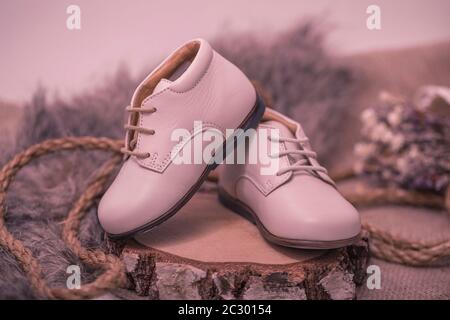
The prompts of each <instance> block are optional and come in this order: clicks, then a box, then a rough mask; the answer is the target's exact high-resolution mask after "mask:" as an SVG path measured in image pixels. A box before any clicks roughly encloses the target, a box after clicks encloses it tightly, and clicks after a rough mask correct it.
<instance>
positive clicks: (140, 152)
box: [98, 39, 361, 249]
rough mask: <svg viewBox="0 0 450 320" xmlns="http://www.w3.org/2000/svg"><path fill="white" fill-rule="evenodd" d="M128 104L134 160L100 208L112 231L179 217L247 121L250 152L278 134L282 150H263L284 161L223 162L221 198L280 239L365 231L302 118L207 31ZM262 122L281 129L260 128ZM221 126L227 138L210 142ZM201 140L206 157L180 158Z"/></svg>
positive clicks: (290, 242) (332, 243) (128, 145)
mask: <svg viewBox="0 0 450 320" xmlns="http://www.w3.org/2000/svg"><path fill="white" fill-rule="evenodd" d="M127 110H128V111H129V112H130V116H129V119H128V124H127V125H126V126H125V129H126V130H127V134H126V137H125V147H124V148H123V152H124V154H125V161H124V163H123V166H122V168H121V170H120V172H119V174H118V175H117V177H116V178H115V180H114V182H113V183H112V185H111V186H110V187H109V189H108V190H107V192H106V193H105V195H104V196H103V198H102V199H101V201H100V205H99V208H98V217H99V221H100V223H101V225H102V226H103V228H104V229H105V231H106V232H107V233H108V234H109V235H111V236H113V237H127V236H135V235H137V234H139V233H143V232H147V231H148V230H150V229H151V228H153V227H155V226H157V225H158V224H160V223H162V222H164V221H165V220H167V219H168V218H170V217H171V216H172V215H174V214H175V213H176V212H177V211H178V210H179V209H180V208H181V207H182V206H183V205H184V204H185V203H186V202H187V201H188V200H189V199H190V198H191V197H192V196H193V195H194V193H195V192H196V191H197V190H198V188H199V187H200V185H201V183H202V182H203V181H204V180H205V179H206V177H207V175H208V173H209V172H210V171H211V170H213V169H214V168H215V167H216V166H217V165H218V163H217V160H218V159H219V160H222V159H223V158H224V157H225V156H226V155H227V154H228V152H229V151H230V148H229V146H230V145H233V143H231V144H230V143H229V142H230V141H231V142H233V141H234V140H235V139H236V137H235V136H230V135H229V130H230V129H239V128H241V129H244V130H238V131H236V132H237V136H238V137H239V135H245V130H247V129H251V128H256V132H254V134H253V136H252V137H251V138H250V139H248V140H246V139H239V138H238V139H236V140H237V143H246V141H249V143H248V144H247V145H246V146H245V147H246V148H245V153H246V155H245V160H248V157H249V153H250V152H251V150H256V149H258V146H260V145H267V146H273V145H274V142H276V143H275V145H276V148H277V149H278V150H275V152H273V151H274V150H270V148H266V147H263V148H260V150H259V154H260V156H263V157H265V158H272V159H273V158H276V160H277V164H278V167H277V168H276V170H273V172H269V173H267V172H266V173H263V171H264V170H263V167H264V166H265V164H263V163H262V161H260V160H258V159H259V158H258V159H257V161H253V162H251V161H244V163H242V164H225V165H222V166H221V167H220V178H219V200H220V201H221V202H222V203H223V204H224V205H225V206H227V207H228V208H230V209H231V210H233V211H235V212H237V213H240V214H243V215H244V216H246V217H247V218H249V219H251V220H252V221H253V222H254V223H255V224H256V225H257V227H258V228H259V229H260V231H261V233H262V234H263V236H264V237H265V238H266V239H267V240H269V241H272V242H274V243H277V244H280V245H285V246H290V247H298V248H310V249H324V248H336V247H340V246H345V245H348V244H351V243H352V242H354V241H355V240H356V239H357V237H358V235H359V233H360V228H361V227H360V219H359V215H358V212H357V211H356V210H355V209H354V208H353V206H352V205H351V204H350V203H348V202H347V201H346V200H345V199H344V198H343V197H342V196H341V195H340V194H339V192H338V191H337V190H336V188H335V186H334V183H333V181H332V180H331V179H330V177H329V176H328V175H327V172H326V170H325V169H324V168H323V167H321V166H320V165H319V164H318V162H317V160H316V158H315V153H314V152H312V151H311V147H310V145H309V143H308V141H307V138H306V136H305V134H304V132H303V130H302V128H301V126H300V125H299V124H298V123H296V122H294V121H292V120H290V119H288V118H287V117H285V116H283V115H281V114H280V113H278V112H276V111H274V110H271V109H269V108H267V109H266V108H265V107H264V104H263V102H262V100H261V99H259V98H258V96H257V94H256V91H255V89H254V87H253V85H252V84H251V82H250V81H249V80H248V79H247V77H246V76H245V75H244V74H243V73H242V72H241V71H240V70H239V69H238V68H237V67H236V66H234V65H233V64H231V63H230V62H229V61H227V60H225V59H224V58H223V57H222V56H221V55H219V54H218V53H217V52H215V51H214V50H213V49H212V48H211V46H210V45H209V44H208V43H207V42H206V41H205V40H202V39H196V40H193V41H190V42H188V43H186V44H184V45H183V46H181V47H179V48H178V49H177V50H175V52H174V53H173V54H172V55H170V56H169V57H168V58H167V59H166V60H164V61H163V62H162V63H161V64H160V65H159V66H158V67H157V68H156V69H155V70H154V71H153V72H152V73H151V74H150V75H149V76H148V77H147V78H146V79H145V80H144V81H143V82H142V83H141V84H140V85H139V86H138V88H137V89H136V91H135V93H134V95H133V97H132V100H131V105H130V106H129V107H127ZM200 121H201V126H198V125H196V123H197V124H198V123H199V122H200ZM178 129H182V130H183V129H184V132H185V135H184V137H183V139H181V140H180V139H178V140H177V139H174V132H176V130H178ZM227 129H228V130H227ZM263 131H264V133H267V132H269V133H276V134H273V135H270V134H267V135H259V133H262V132H263ZM208 134H209V135H208ZM218 135H219V136H221V137H222V138H223V139H222V140H220V139H218V140H217V141H219V143H216V144H211V140H212V138H211V137H216V138H217V137H218ZM175 136H176V135H175ZM205 136H208V137H209V138H208V139H198V137H205ZM261 137H262V138H261ZM261 139H262V140H261ZM264 139H266V140H267V141H264ZM261 141H262V142H267V143H266V144H260V142H261ZM192 145H194V150H195V152H197V153H199V151H200V153H201V156H200V158H201V161H191V162H188V163H186V162H187V161H185V162H184V163H182V164H179V163H178V162H177V161H175V159H176V158H177V157H181V155H186V154H187V153H190V152H192V148H191V147H192ZM211 145H213V148H211ZM227 147H228V148H227ZM232 149H233V148H231V151H232ZM224 150H225V152H224ZM206 151H207V152H206ZM196 157H197V158H198V154H197V155H194V156H193V158H196ZM194 160H195V159H194ZM197 160H198V159H197ZM214 160H215V161H214Z"/></svg>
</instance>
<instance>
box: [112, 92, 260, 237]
mask: <svg viewBox="0 0 450 320" xmlns="http://www.w3.org/2000/svg"><path fill="white" fill-rule="evenodd" d="M265 108H266V107H265V105H264V101H263V100H262V98H261V97H259V96H258V95H257V97H256V102H255V105H254V107H253V108H252V111H251V112H250V113H249V114H248V115H247V117H246V118H245V119H244V121H243V122H242V123H241V125H240V126H239V128H238V129H243V131H245V130H247V129H256V127H257V126H258V124H259V121H260V120H261V118H262V116H263V115H264V111H265ZM233 139H236V140H237V143H240V142H243V141H242V139H240V135H239V134H237V135H234V136H231V137H229V138H228V139H227V141H225V142H224V144H223V146H222V148H219V149H220V150H216V153H217V152H218V154H217V158H218V159H222V160H224V159H225V158H226V157H227V156H228V154H229V153H230V152H231V151H233V150H234V149H235V148H230V146H233V145H234V143H233V144H231V143H229V141H232V140H233ZM227 147H228V148H227ZM218 165H219V163H217V162H214V163H211V164H208V165H207V167H206V168H205V170H204V171H203V173H202V175H201V176H200V178H199V179H198V180H197V182H196V183H195V184H194V185H193V186H192V187H191V188H190V189H189V191H188V192H187V193H186V194H185V195H184V196H183V197H182V198H181V199H180V201H178V202H177V203H176V204H175V205H174V206H173V207H172V208H171V209H170V210H169V211H167V212H166V213H164V214H162V215H161V216H160V217H159V218H157V219H155V220H153V221H150V222H148V223H146V224H145V225H143V226H140V227H138V228H136V229H133V230H131V231H128V232H125V233H120V234H110V233H108V236H109V237H110V238H112V239H124V238H129V237H135V236H137V235H139V234H143V233H146V232H148V231H150V230H151V229H153V228H154V227H156V226H158V225H160V224H161V223H163V222H164V221H166V220H168V219H169V218H171V217H172V216H174V215H175V214H176V213H177V212H178V211H179V210H180V209H181V208H182V207H183V206H184V205H185V204H186V203H187V202H188V201H189V200H190V199H191V198H192V197H193V196H194V194H195V193H196V192H197V191H198V189H199V188H200V186H201V185H202V183H203V182H204V181H205V180H206V178H207V177H208V174H209V173H210V172H211V171H212V170H214V169H215V168H217V166H218Z"/></svg>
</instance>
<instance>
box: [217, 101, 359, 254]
mask: <svg viewBox="0 0 450 320" xmlns="http://www.w3.org/2000/svg"><path fill="white" fill-rule="evenodd" d="M262 130H266V132H267V135H264V134H260V133H262ZM260 139H266V140H267V143H266V144H262V145H263V146H264V147H260V146H261V144H260V143H261V142H266V141H264V140H260ZM256 144H259V145H258V146H257V145H256ZM272 148H273V149H276V150H275V151H273V150H271V149H272ZM256 150H258V152H260V154H259V156H258V157H256V159H257V161H256V162H253V163H250V162H251V161H250V160H249V159H250V158H249V157H250V152H255V151H256ZM246 152H247V154H246V161H245V163H244V164H224V165H222V166H220V168H219V173H220V175H219V200H220V201H221V202H222V203H223V204H224V205H225V206H226V207H228V208H229V209H231V210H233V211H235V212H237V213H240V214H242V215H244V216H245V217H246V218H248V219H250V220H251V221H252V222H254V223H255V224H256V225H257V227H258V228H259V230H260V231H261V233H262V235H263V236H264V237H265V238H266V239H267V240H269V241H271V242H274V243H276V244H279V245H283V246H289V247H297V248H307V249H329V248H337V247H342V246H346V245H349V244H351V243H353V242H354V241H355V240H357V239H358V236H359V233H360V230H361V223H360V217H359V214H358V212H357V211H356V209H355V208H354V207H353V206H352V205H351V204H350V203H349V202H348V201H347V200H345V199H344V198H343V197H342V196H341V195H340V194H339V192H338V191H337V189H336V188H335V185H334V182H333V181H332V180H331V179H330V177H329V176H328V174H327V171H326V170H325V168H323V167H322V166H320V165H319V163H318V162H317V160H316V155H315V153H314V152H313V151H312V150H311V146H310V144H309V143H308V139H307V138H306V136H305V134H304V132H303V130H302V128H301V126H300V124H298V123H297V122H294V121H293V120H291V119H289V118H287V117H285V116H283V115H281V114H280V113H278V112H275V111H273V110H271V109H269V108H267V109H266V113H265V114H264V117H263V120H262V122H261V124H260V125H259V127H258V129H257V131H256V135H255V136H254V137H253V138H252V139H251V140H250V143H249V145H248V148H247V149H246ZM253 156H254V155H253ZM264 157H265V158H270V157H271V158H272V159H276V160H278V161H277V162H276V163H277V165H276V168H275V170H267V169H271V168H270V167H271V166H272V165H273V162H272V163H271V165H269V164H268V162H267V163H266V164H265V165H263V164H262V160H261V159H263V158H264ZM253 159H255V157H253ZM227 162H228V159H227ZM264 167H265V171H264V170H262V169H263V168H264Z"/></svg>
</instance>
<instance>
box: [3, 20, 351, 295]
mask: <svg viewBox="0 0 450 320" xmlns="http://www.w3.org/2000/svg"><path fill="white" fill-rule="evenodd" d="M323 37H324V33H323V32H322V31H321V30H319V28H316V27H315V24H314V23H311V22H307V23H303V24H301V25H299V26H298V27H296V28H293V29H292V30H289V31H288V32H286V33H283V34H280V35H279V37H277V38H276V40H274V41H273V42H270V43H266V42H265V41H264V39H262V38H259V37H257V36H255V35H252V34H237V35H227V36H223V37H219V38H217V39H215V40H214V41H213V43H214V46H215V47H216V48H217V50H218V51H219V52H221V53H222V54H223V55H224V56H225V57H227V58H229V59H230V60H231V61H233V62H235V63H236V64H237V65H238V66H239V67H241V68H242V69H243V71H244V72H245V73H246V74H247V75H248V76H249V77H250V78H252V79H256V80H258V81H259V82H260V83H262V84H263V85H264V87H265V88H266V90H267V91H269V92H270V94H271V95H272V97H273V100H274V102H275V106H276V107H277V109H279V110H281V111H282V112H284V113H286V114H287V115H289V116H291V117H293V118H295V119H297V120H300V121H301V122H302V123H303V126H304V127H305V129H306V132H307V134H309V136H310V138H311V139H312V143H313V146H314V147H315V149H316V151H318V153H319V156H320V157H321V161H322V162H324V163H326V162H327V161H326V160H327V159H329V157H330V155H331V154H332V153H333V151H334V150H333V146H334V145H337V143H336V142H337V141H338V136H337V135H335V134H333V135H329V136H328V138H327V139H325V136H327V134H329V133H330V132H334V131H335V129H336V127H337V124H338V123H339V121H340V119H341V118H342V117H343V116H344V114H345V106H346V105H347V102H348V99H349V96H350V92H351V88H352V85H353V83H354V82H355V79H354V74H353V71H352V70H350V69H349V68H347V67H345V66H341V65H338V64H337V63H336V62H335V59H333V57H332V56H330V55H329V54H328V52H327V50H325V49H324V46H323ZM155 58H156V57H155ZM155 60H156V59H155ZM155 62H156V61H155ZM148 70H151V68H149V69H146V70H145V72H143V75H144V74H146V73H147V72H148ZM139 80H140V79H132V78H131V77H130V76H129V75H128V73H127V72H126V70H124V69H120V70H119V71H118V72H117V74H116V76H115V77H113V78H112V79H110V80H109V81H107V82H106V83H105V84H104V85H102V86H100V87H99V88H97V89H95V90H93V91H92V92H89V93H85V94H83V95H80V96H78V97H75V98H74V99H72V100H71V101H61V100H56V101H53V102H51V103H49V102H48V101H47V99H46V94H45V91H44V90H43V89H39V90H38V91H37V92H36V93H35V94H34V96H33V98H32V100H31V102H30V103H29V104H28V105H26V106H25V116H24V118H23V119H22V122H21V127H20V128H19V129H18V131H17V132H18V134H17V136H16V137H15V139H13V141H10V140H7V141H1V142H0V150H1V154H0V164H4V163H5V162H6V161H8V160H9V159H11V157H12V156H13V155H14V154H15V153H17V152H19V151H21V150H23V149H24V148H26V147H28V146H30V145H32V144H35V143H37V142H40V141H43V140H45V139H49V138H56V137H64V136H81V135H93V136H107V137H114V138H121V137H122V136H123V130H122V128H123V123H124V116H125V115H124V112H123V108H124V106H125V105H127V104H128V102H129V99H130V97H131V95H132V93H133V90H134V88H135V86H136V85H137V84H138V81H139ZM325 120H326V121H325ZM324 123H325V125H323V124H324ZM319 128H320V130H319ZM330 137H332V138H331V139H330ZM107 157H108V155H106V154H102V153H96V152H91V153H89V154H87V153H86V152H70V153H69V152H67V153H63V154H58V155H56V154H55V155H50V156H46V157H45V158H43V159H41V160H40V161H38V162H34V163H33V164H32V165H28V166H27V167H26V168H25V169H24V170H22V171H21V172H20V173H19V175H18V176H17V179H16V180H15V181H14V182H13V183H12V185H11V188H10V190H9V193H8V197H7V217H6V221H7V227H8V229H9V230H10V231H11V232H12V233H13V234H14V235H15V236H17V237H18V238H19V239H21V240H23V241H24V242H25V245H26V246H27V247H28V248H30V249H31V250H32V252H33V254H34V255H35V256H36V257H38V259H39V261H40V262H41V264H42V267H43V270H44V272H45V274H44V276H45V278H46V279H47V281H49V282H50V283H51V284H52V285H54V286H64V285H65V282H66V277H67V275H66V272H65V271H66V268H67V267H68V266H69V265H72V264H78V265H80V266H82V264H81V263H80V262H79V261H78V260H77V258H76V257H75V256H74V255H73V254H72V253H71V252H70V251H69V250H68V249H67V248H66V247H65V245H64V243H63V242H62V240H61V239H60V232H61V226H60V222H61V221H62V220H63V219H64V217H65V216H66V214H67V212H68V210H69V209H70V207H71V205H72V204H73V202H74V201H75V200H76V199H77V198H78V196H79V195H80V193H81V192H82V191H83V190H84V187H85V186H86V184H87V183H88V181H89V179H90V177H91V176H93V174H94V173H95V170H96V169H97V168H99V167H100V165H101V164H102V163H103V162H104V161H105V159H106V158H107ZM103 237H104V236H103V232H102V230H101V228H100V226H99V224H98V222H97V218H96V210H95V209H92V210H91V212H89V214H88V217H87V218H86V219H85V220H84V221H83V223H82V227H81V234H80V238H81V240H82V242H83V244H84V245H85V246H87V247H92V248H98V247H103V246H104V241H103ZM0 270H1V272H0V298H2V299H5V298H10V299H33V298H38V297H36V296H35V295H34V293H33V291H32V290H31V288H30V285H29V282H28V280H27V278H26V275H25V274H24V273H23V272H22V271H21V269H20V266H19V265H18V264H17V262H16V261H15V259H14V258H13V257H12V256H11V255H10V254H9V253H8V252H6V251H5V250H4V249H3V248H1V247H0ZM97 273H98V271H96V270H90V269H88V268H84V269H83V267H82V283H83V282H88V281H91V280H92V279H93V278H94V277H95V276H96V275H97Z"/></svg>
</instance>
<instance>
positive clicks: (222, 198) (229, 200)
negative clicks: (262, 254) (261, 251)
mask: <svg viewBox="0 0 450 320" xmlns="http://www.w3.org/2000/svg"><path fill="white" fill-rule="evenodd" d="M218 193H219V196H218V197H219V202H220V203H222V204H223V205H224V206H225V207H226V208H228V209H230V210H231V211H232V212H234V213H237V214H239V215H241V216H242V217H244V218H246V219H247V220H249V221H250V222H251V223H253V224H254V225H256V227H257V228H258V229H259V231H260V233H261V234H262V235H263V237H264V238H265V239H266V240H267V241H269V242H272V243H275V244H277V245H281V246H284V247H291V248H298V249H321V250H324V249H336V248H341V247H346V246H348V245H351V244H353V243H355V242H356V241H358V240H359V239H360V237H361V234H358V235H356V236H355V237H352V238H349V239H343V240H334V241H316V240H299V239H287V238H281V237H277V236H275V235H273V234H272V233H270V232H269V231H268V230H267V229H266V228H265V227H264V225H263V224H262V223H261V221H260V220H259V219H258V216H257V215H256V214H255V212H254V211H253V210H252V209H251V208H250V207H249V206H248V205H246V204H245V203H243V202H242V201H240V200H239V199H236V198H233V197H232V196H230V195H229V194H228V193H227V192H226V191H225V190H223V188H219V192H218Z"/></svg>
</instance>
